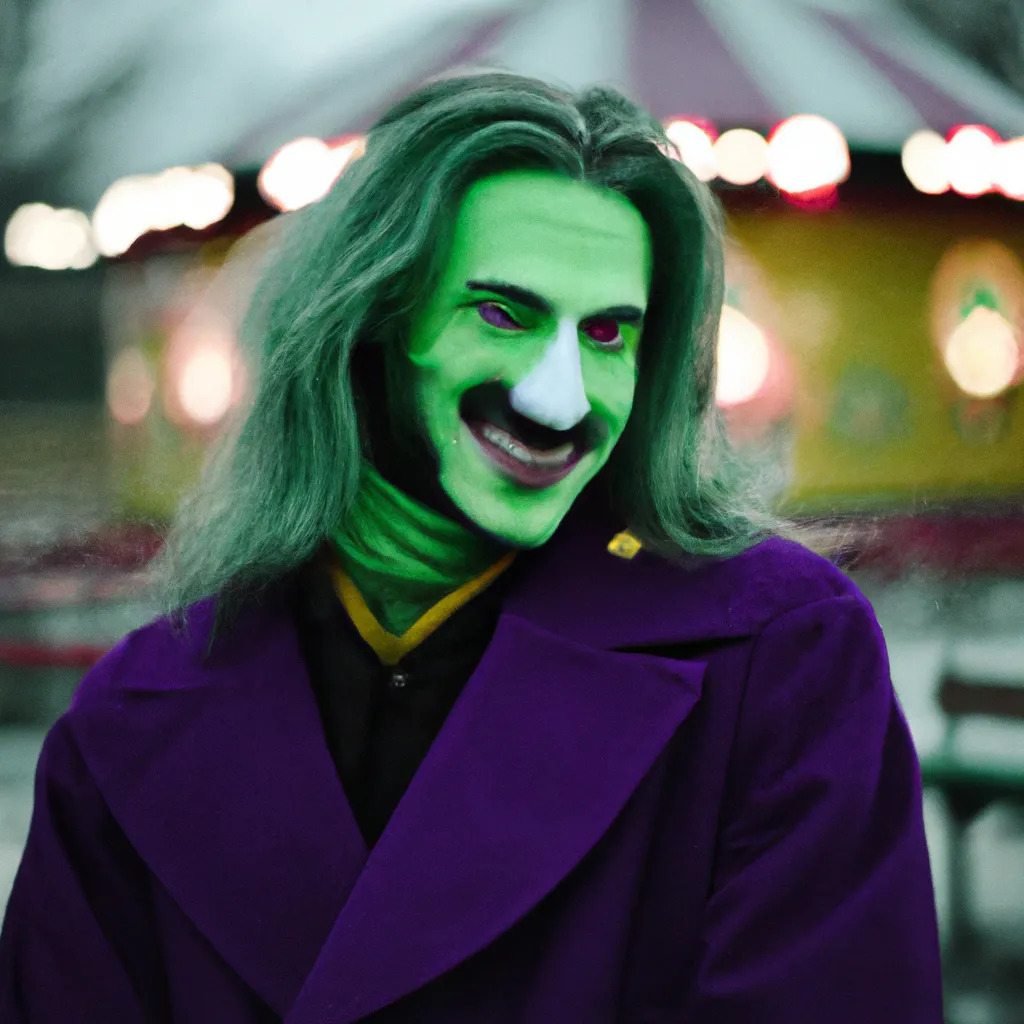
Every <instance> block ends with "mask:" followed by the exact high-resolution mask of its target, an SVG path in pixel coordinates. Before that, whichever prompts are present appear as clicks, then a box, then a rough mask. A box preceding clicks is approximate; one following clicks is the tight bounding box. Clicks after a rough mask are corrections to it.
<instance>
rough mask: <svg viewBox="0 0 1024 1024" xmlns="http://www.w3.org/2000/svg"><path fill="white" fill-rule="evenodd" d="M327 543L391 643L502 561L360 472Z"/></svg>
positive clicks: (480, 540) (490, 548)
mask: <svg viewBox="0 0 1024 1024" xmlns="http://www.w3.org/2000/svg"><path fill="white" fill-rule="evenodd" d="M331 542H332V543H333V545H334V548H335V550H336V551H337V553H338V556H339V558H340V559H341V564H342V568H343V569H344V570H345V572H346V573H347V574H348V577H349V579H351V580H352V582H353V583H354V584H355V586H356V589H357V590H358V591H359V593H360V594H361V595H362V597H363V600H364V601H365V602H366V604H367V606H368V607H369V609H370V611H372V612H373V614H374V616H375V617H376V619H377V621H378V622H379V623H380V624H381V625H382V626H383V627H384V628H385V629H386V630H387V631H388V632H389V633H393V634H395V635H396V636H400V635H401V634H402V633H404V632H405V631H406V630H407V629H408V628H409V627H410V626H411V625H412V624H413V623H414V622H416V620H417V619H419V618H420V617H421V616H422V615H423V613H424V612H425V611H427V609H428V608H431V607H433V606H434V605H435V604H437V602H438V601H440V600H441V599H442V598H443V597H445V596H447V595H448V594H450V593H451V592H452V591H454V590H457V589H458V588H459V587H461V586H462V585H463V584H464V583H467V582H468V581H469V580H471V579H474V578H475V577H477V576H479V575H480V573H482V572H483V571H484V570H485V569H487V568H488V567H489V566H491V565H493V564H494V563H495V562H496V561H497V560H498V559H499V558H500V557H501V556H502V555H503V554H504V549H503V548H501V547H500V546H499V545H498V544H497V542H495V541H492V540H488V539H486V538H484V537H479V536H477V535H476V534H474V533H472V532H470V531H469V530H468V529H466V528H465V527H464V526H460V525H459V524H458V523H455V522H453V521H452V520H451V519H448V518H446V517H445V516H442V515H441V514H440V513H438V512H434V511H433V510H432V509H429V508H427V507H426V506H425V505H422V504H420V503H419V502H418V501H414V500H413V499H412V498H410V497H408V496H407V495H405V494H404V493H403V492H402V491H400V490H398V488H397V487H393V486H392V485H391V484H389V483H388V482H387V481H386V480H385V479H384V478H383V477H382V476H381V475H380V474H379V473H377V472H376V470H374V469H372V468H371V467H370V466H369V465H366V464H364V466H363V469H362V474H361V477H360V485H359V490H358V492H357V493H356V499H355V502H354V504H353V505H352V508H351V509H350V510H349V513H348V516H347V517H346V519H345V521H344V523H343V524H342V525H341V526H340V527H339V528H338V529H336V530H335V531H334V532H333V533H332V534H331Z"/></svg>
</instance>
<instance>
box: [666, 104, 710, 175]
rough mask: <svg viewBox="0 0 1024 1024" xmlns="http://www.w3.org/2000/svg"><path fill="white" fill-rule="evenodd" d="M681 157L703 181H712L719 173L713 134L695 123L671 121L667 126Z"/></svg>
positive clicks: (667, 133)
mask: <svg viewBox="0 0 1024 1024" xmlns="http://www.w3.org/2000/svg"><path fill="white" fill-rule="evenodd" d="M665 134H666V135H667V136H668V137H669V139H670V140H671V141H672V143H673V144H674V145H675V147H676V149H678V150H679V157H680V159H681V160H682V162H683V163H684V164H686V166H687V167H689V168H690V170H691V171H693V173H694V174H695V175H696V176H697V177H698V178H700V180H701V181H710V180H711V179H712V178H714V177H715V175H716V174H717V173H718V167H717V165H716V163H715V152H714V139H713V138H712V134H711V132H709V131H708V130H707V129H706V128H703V127H701V126H700V125H699V124H696V123H695V122H693V121H686V120H682V119H680V120H676V121H670V122H669V123H668V124H667V125H666V126H665Z"/></svg>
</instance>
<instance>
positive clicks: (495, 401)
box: [459, 381, 601, 458]
mask: <svg viewBox="0 0 1024 1024" xmlns="http://www.w3.org/2000/svg"><path fill="white" fill-rule="evenodd" d="M509 394H510V393H509V390H508V389H507V388H506V387H505V386H504V385H503V384H501V383H500V382H499V381H488V382H487V383H486V384H480V385H478V386H477V387H475V388H470V390H469V391H467V392H466V393H465V394H464V395H463V396H462V401H461V402H460V404H459V414H460V415H461V416H462V419H463V420H464V421H465V423H466V424H467V425H468V426H470V427H473V426H474V425H479V424H484V423H491V424H493V425H494V426H496V427H498V428H500V429H501V430H505V431H507V432H508V433H509V434H511V435H512V436H513V437H514V438H516V439H517V440H519V441H521V442H522V443H523V444H524V445H525V446H526V447H528V448H533V449H534V450H536V451H540V452H544V451H552V450H553V449H555V448H559V447H561V446H562V445H564V444H566V442H569V443H571V444H572V446H573V448H574V449H575V452H576V455H577V456H578V457H579V458H582V457H583V456H584V455H586V454H587V452H589V451H591V450H592V449H593V448H596V447H597V445H598V444H599V443H600V441H601V424H600V421H598V420H597V418H596V417H593V416H587V417H585V418H584V419H583V421H582V422H580V423H578V424H576V426H575V427H571V428H570V429H569V430H555V429H554V428H553V427H546V426H544V424H542V423H537V422H535V421H534V420H531V419H529V418H528V417H526V416H523V415H521V414H520V413H518V412H516V411H515V409H513V408H512V404H511V402H510V400H509Z"/></svg>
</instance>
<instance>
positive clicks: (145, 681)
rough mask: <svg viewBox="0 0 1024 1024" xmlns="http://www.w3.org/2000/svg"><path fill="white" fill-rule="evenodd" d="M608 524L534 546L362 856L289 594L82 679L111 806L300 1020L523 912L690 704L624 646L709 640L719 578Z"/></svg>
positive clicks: (407, 973)
mask: <svg viewBox="0 0 1024 1024" xmlns="http://www.w3.org/2000/svg"><path fill="white" fill-rule="evenodd" d="M613 532H614V531H611V532H609V531H608V530H607V529H600V528H598V529H596V530H594V529H586V530H584V529H582V528H581V529H580V531H579V532H574V533H573V534H571V535H569V536H568V537H563V538H561V540H560V542H559V543H557V544H555V543H553V544H552V545H550V550H545V551H544V552H541V553H537V554H536V555H535V556H533V557H531V558H530V559H523V560H522V561H523V562H524V564H525V563H529V566H528V568H523V569H520V571H519V572H518V573H517V576H516V579H515V581H514V583H513V584H512V587H511V590H510V593H509V596H508V598H507V600H506V604H505V606H504V609H503V613H502V615H501V618H500V620H499V623H498V627H497V630H496V633H495V636H494V638H493V640H492V643H491V645H490V647H489V648H488V650H487V653H486V654H485V656H484V658H483V660H482V661H481V663H480V665H479V666H478V668H477V670H476V672H475V673H474V674H473V676H472V678H471V679H470V680H469V682H468V683H467V685H466V687H465V689H464V690H463V693H462V694H461V696H460V698H459V700H458V701H457V702H456V705H455V707H454V708H453V710H452V712H451V714H450V715H449V717H448V719H447V721H446V722H445V724H444V726H443V727H442V730H441V732H440V734H439V735H438V737H437V739H436V741H435V742H434V744H433V746H432V747H431V749H430V751H429V753H428V755H427V757H426V759H425V760H424V762H423V764H422V766H421V768H420V770H419V772H418V773H417V775H416V777H415V778H414V779H413V782H412V784H411V786H410V788H409V790H408V791H407V793H406V795H405V797H404V798H403V800H402V801H401V803H400V804H399V806H398V808H397V809H396V811H395V813H394V815H393V817H392V819H391V821H390V823H389V825H388V827H387V829H386V830H385V832H384V834H383V835H382V837H381V839H380V840H379V842H378V843H377V845H376V846H375V847H374V850H373V852H372V854H369V855H368V853H367V850H366V848H365V845H364V843H363V841H362V839H361V837H360V835H359V832H358V828H357V826H356V824H355V821H354V819H353V816H352V813H351V810H350V809H349V807H348V804H347V802H346V801H345V799H344V795H343V793H342V791H341V787H340V785H339V783H338V779H337V776H336V774H335V771H334V767H333V764H332V762H331V760H330V756H329V754H328V751H327V748H326V744H325V741H324V736H323V729H322V726H321V723H320V720H319V715H318V712H317V708H316V704H315V700H314V697H313V693H312V689H311V686H310V683H309V680H308V677H307V675H306V671H305V667H304V665H303V662H302V658H301V654H300V651H299V646H298V640H297V636H296V632H295V627H294V623H293V619H292V616H291V614H290V603H289V595H288V594H287V588H279V590H278V591H274V592H272V593H270V594H268V595H267V596H266V598H265V599H264V600H263V602H262V603H261V604H260V605H259V606H255V607H253V608H250V609H248V610H247V611H245V612H244V613H243V615H242V617H241V619H240V620H239V621H238V623H237V624H236V626H235V627H234V628H233V629H232V631H231V632H230V633H228V634H226V635H224V636H222V637H221V638H219V639H218V641H217V642H216V643H215V644H214V647H213V652H212V654H210V655H209V656H208V657H207V656H204V652H205V647H206V637H207V635H208V630H209V626H210V621H209V620H210V609H209V607H208V606H202V607H198V608H197V609H196V610H195V611H194V613H193V615H192V621H191V632H190V637H191V639H189V640H188V641H187V642H186V641H185V640H183V639H182V638H181V637H179V636H176V635H175V634H174V633H173V632H172V631H171V630H170V628H169V627H168V626H167V624H166V623H163V622H158V623H155V624H154V625H152V626H150V627H147V628H146V629H143V630H141V631H140V632H139V633H137V634H134V635H133V636H132V637H131V638H129V640H128V641H126V643H125V644H124V645H122V647H121V648H120V649H119V651H118V652H117V653H116V654H115V655H114V656H112V657H111V658H109V659H107V661H106V662H105V663H104V664H103V665H101V667H100V668H99V669H98V670H97V671H96V672H95V673H94V674H93V675H92V676H91V677H90V679H89V681H88V682H87V684H86V685H85V687H84V688H83V691H82V692H81V694H80V696H79V698H78V699H77V701H76V705H75V707H74V709H73V711H72V713H71V717H72V722H73V725H74V728H75V730H76V735H77V736H78V737H79V742H80V744H81V746H82V749H83V754H84V755H85V757H86V761H87V763H88V764H89V766H90V769H91V771H92V772H93V775H94V777H95V778H96V780H97V782H98V784H99V785H100V787H101V789H102V790H103V793H104V796H105V797H106V799H107V802H108V804H109V806H110V807H111V810H112V812H113V813H114V815H115V817H116V818H117V819H118V821H119V823H120V825H121V827H122V828H123V829H124V831H125V833H126V834H127V836H128V838H129V839H130V840H131V842H132V843H133V844H134V846H135V847H136V849H137V850H138V851H139V853H140V854H141V856H142V857H143V859H144V860H145V861H146V862H147V864H148V865H149V867H150V868H151V870H152V871H153V872H154V874H155V875H156V877H157V878H159V879H160V881H161V882H162V883H163V885H164V886H165V887H166V888H167V890H168V891H169V892H170V894H171V895H172V896H173V898H174V899H175V901H176V902H177V903H178V905H179V906H180V907H181V908H182V910H183V911H184V912H185V914H186V915H188V916H189V917H190V918H191V919H192V920H193V922H194V923H195V924H196V925H197V927H198V928H199V929H200V930H201V931H202V932H203V933H204V934H205V935H206V937H207V938H208V939H209V941H210V942H211V943H212V944H213V945H214V946H215V947H216V949H217V950H218V952H219V953H220V955H221V956H222V957H223V958H224V959H225V960H226V961H227V962H228V963H229V964H230V965H231V966H232V967H233V968H234V969H235V970H236V971H237V972H238V973H239V975H240V976H241V977H242V978H243V979H244V980H245V981H246V982H247V983H248V984H249V985H250V986H251V987H252V988H253V989H254V990H255V991H256V992H257V993H258V994H259V995H260V996H261V997H262V998H263V999H264V1000H265V1001H266V1002H267V1003H268V1004H269V1005H270V1006H271V1007H272V1008H273V1009H274V1011H275V1012H277V1013H278V1014H280V1015H281V1016H287V1021H288V1024H311V1022H313V1021H319V1020H324V1019H328V1017H329V1018H330V1019H331V1020H333V1021H336V1022H337V1024H346V1022H349V1021H355V1020H357V1019H360V1018H361V1017H363V1016H365V1015H367V1014H369V1013H372V1012H373V1011H374V1010H375V1009H377V1008H379V1007H381V1006H384V1005H387V1004H388V1003H391V1002H393V1001H395V1000H396V999H399V998H401V997H402V996H403V995H405V994H407V993H409V992H411V991H413V990H414V989H416V988H418V987H420V986H421V985H423V984H425V983H427V982H428V981H430V980H431V979H432V978H434V977H437V976H438V975H440V974H442V973H443V972H445V971H447V970H449V969H451V968H452V967H454V966H455V965H456V964H458V963H459V962H461V961H462V960H465V959H467V958H468V957H470V956H472V955H473V954H474V953H475V952H477V951H478V950H480V949H482V948H483V947H484V946H485V945H487V944H488V943H490V942H491V941H492V940H494V939H495V938H496V937H497V936H498V935H500V934H501V933H502V932H503V931H505V930H507V929H508V928H509V927H511V926H512V924H513V923H514V922H515V921H517V920H518V919H520V918H521V917H522V916H523V915H524V914H525V913H526V912H527V911H529V910H530V909H531V908H532V907H533V906H534V905H536V904H537V903H538V902H539V901H540V900H541V899H542V898H543V897H544V896H545V895H546V894H547V893H549V892H550V891H551V890H552V889H553V888H554V887H555V886H557V885H558V883H559V882H560V881H561V880H562V879H563V878H564V877H565V876H566V875H567V874H568V873H569V872H570V871H571V870H572V869H573V868H574V867H575V866H576V865H577V864H578V863H579V862H580V860H581V859H582V858H583V856H584V855H585V854H586V853H587V851H588V850H589V849H591V848H592V847H593V846H594V845H595V843H597V841H598V840H599V839H600V837H601V836H602V835H603V834H604V832H605V831H606V830H607V829H608V827H609V826H610V824H611V823H612V821H613V820H614V819H615V817H616V816H617V815H618V814H619V812H620V811H621V810H622V808H623V806H624V805H625V804H626V802H627V801H628V800H629V798H630V796H631V794H632V793H633V792H634V790H635V789H636V787H637V786H638V785H639V783H640V781H641V780H642V779H643V778H644V776H645V775H646V774H647V772H648V771H649V770H650V768H651V766H652V765H653V763H654V761H655V759H656V758H657V756H658V754H659V753H660V752H661V750H662V749H663V748H664V747H665V745H666V744H667V742H668V740H669V739H670V737H671V736H672V734H673V733H674V732H675V731H676V730H677V728H678V726H679V725H680V723H681V722H682V721H683V720H684V719H685V718H686V716H687V714H688V713H689V712H690V710H691V709H692V708H693V707H694V705H695V704H696V703H697V701H698V699H699V697H700V691H701V681H702V677H703V671H704V666H703V664H702V663H699V662H692V661H676V660H667V659H663V658H657V657H648V656H643V655H639V656H638V655H627V654H620V653H617V652H616V651H615V650H613V649H612V648H615V647H620V646H631V645H642V644H644V643H655V642H670V641H678V640H681V639H685V638H686V636H694V637H696V636H697V635H698V634H700V635H703V636H704V637H706V636H707V635H708V632H707V628H706V627H707V625H708V623H709V621H710V619H709V617H708V614H707V612H706V610H705V611H702V609H706V607H707V605H708V603H710V604H711V605H715V600H716V595H715V588H714V587H708V588H705V589H706V592H705V593H704V600H703V601H702V600H701V599H700V598H693V599H692V600H691V599H688V598H686V597H685V592H686V591H688V590H689V588H684V591H683V592H680V590H679V588H678V586H672V585H670V581H671V580H677V581H678V578H679V576H678V570H674V569H672V568H671V567H667V566H665V563H662V562H660V560H658V559H655V558H653V557H651V556H645V555H641V556H638V558H637V559H634V560H633V561H631V562H624V561H622V560H620V559H616V558H615V557H614V556H612V555H609V554H608V553H607V552H606V550H605V547H606V545H607V543H608V540H609V539H610V537H611V535H612V533H613ZM695 571H697V572H700V571H701V570H699V569H698V570H695ZM695 578H697V577H695ZM667 581H668V582H667ZM688 600H689V603H687V602H688ZM717 600H718V602H719V605H718V606H716V613H717V614H720V612H721V608H720V605H721V594H719V595H718V597H717ZM627 609H628V612H627V611H625V610H627ZM680 612H682V613H683V616H681V615H680ZM738 621H739V620H737V622H738ZM681 622H684V623H686V628H685V629H683V630H681V629H680V623H681ZM738 628H739V626H738V625H737V624H736V622H733V621H732V620H729V619H728V618H727V620H726V622H725V625H724V626H723V625H722V624H721V621H720V622H719V629H720V630H722V629H724V630H726V631H728V630H730V629H731V630H734V631H735V630H736V629H738ZM681 633H682V634H685V635H681ZM411 923H414V925H413V926H411Z"/></svg>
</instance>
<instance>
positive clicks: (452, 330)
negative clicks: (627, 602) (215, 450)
mask: <svg viewBox="0 0 1024 1024" xmlns="http://www.w3.org/2000/svg"><path fill="white" fill-rule="evenodd" d="M650 275H651V243H650V237H649V233H648V230H647V226H646V224H645V223H644V221H643V218H642V217H641V216H640V213H639V212H638V211H637V210H636V208H635V207H634V206H632V204H630V203H629V202H628V200H626V199H624V198H623V197H622V196H620V195H618V194H616V193H614V192H612V191H610V190H608V189H600V188H595V187H594V186H591V185H587V184H584V183H582V182H577V181H573V180H571V179H569V178H564V177H561V176H558V175H555V174H551V173H543V172H523V171H517V172H509V173H505V174H499V175H495V176H493V177H490V178H485V179H483V180H481V181H479V182H477V183H476V184H474V185H473V186H472V187H471V188H470V189H469V191H468V192H467V193H466V196H465V198H464V200H463V202H462V205H461V207H460V209H459V213H458V217H457V219H456V223H455V228H454V235H453V239H452V246H451V252H450V254H449V258H448V264H447V266H446V267H445V269H444V271H443V274H442V277H441V280H440V282H439V283H438V287H437V289H436V291H435V293H434V295H433V297H432V298H431V300H430V302H429V303H428V304H427V306H426V308H425V309H423V310H422V311H421V312H420V314H419V316H418V317H416V319H415V321H414V323H413V328H412V333H411V337H410V343H409V354H410V358H411V359H412V361H413V363H414V364H415V366H416V367H417V371H418V372H417V375H416V390H417V394H416V399H417V401H418V402H419V405H420V409H421V411H422V414H423V417H424V420H425V423H426V428H427V433H428V435H429V439H430V442H431V443H432V444H433V446H434V447H435V449H436V451H437V453H438V457H439V462H440V481H441V485H442V487H443V488H444V490H445V491H446V493H447V494H448V496H449V497H450V498H451V500H452V501H453V502H454V504H455V505H456V507H457V508H459V509H460V510H461V511H462V512H463V513H464V514H465V515H466V516H467V517H468V518H470V519H471V520H472V521H474V522H475V523H476V524H477V525H478V526H479V527H481V528H482V529H483V530H485V531H486V532H488V533H490V534H492V535H493V536H495V537H497V538H499V539H501V540H503V541H506V542H507V543H509V544H511V545H513V546H516V547H535V546H537V545H539V544H543V543H544V542H545V541H546V540H547V539H548V538H549V537H550V536H551V534H552V533H554V531H555V529H556V527H557V526H558V524H559V523H560V522H561V520H562V518H563V516H564V515H565V514H566V512H567V511H568V510H569V507H570V506H571V505H572V503H573V501H575V499H576V497H577V496H578V495H579V493H580V492H581V491H582V490H583V488H584V487H585V486H586V484H587V483H588V482H589V481H590V480H591V479H592V478H593V476H594V475H595V474H596V473H597V472H598V470H599V469H600V468H601V467H602V466H603V465H604V464H605V462H607V460H608V457H609V455H610V454H611V451H612V449H613V448H614V446H615V443H616V442H617V441H618V439H619V437H620V436H621V435H622V431H623V429H624V428H625V426H626V421H627V419H628V418H629V413H630V409H631V407H632V403H633V392H634V389H635V386H636V365H637V347H638V345H639V340H640V330H641V324H642V317H643V312H644V310H645V308H646V305H647V294H648V289H649V287H650Z"/></svg>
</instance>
